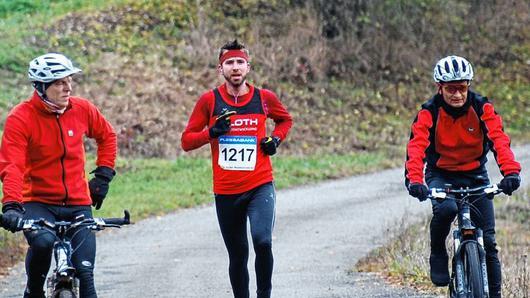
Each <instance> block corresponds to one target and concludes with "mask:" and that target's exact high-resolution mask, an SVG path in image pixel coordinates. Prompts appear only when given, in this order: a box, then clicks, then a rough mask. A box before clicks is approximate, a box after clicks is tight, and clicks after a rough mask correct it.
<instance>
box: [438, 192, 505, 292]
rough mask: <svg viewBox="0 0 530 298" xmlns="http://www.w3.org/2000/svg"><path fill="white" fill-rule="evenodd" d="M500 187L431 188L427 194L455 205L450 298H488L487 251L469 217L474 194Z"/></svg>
mask: <svg viewBox="0 0 530 298" xmlns="http://www.w3.org/2000/svg"><path fill="white" fill-rule="evenodd" d="M501 192H502V190H501V189H500V188H499V187H498V185H496V184H492V185H485V186H481V187H477V188H458V189H452V188H451V186H450V185H448V186H447V187H446V188H432V189H431V194H430V196H429V198H430V199H432V200H438V201H440V200H448V199H449V200H455V201H456V203H457V206H458V216H457V224H458V227H457V228H456V229H454V230H453V233H452V235H453V249H454V251H453V253H454V254H453V259H452V273H451V280H450V282H449V297H451V298H487V297H489V288H488V274H487V268H486V251H485V250H484V240H483V236H482V235H483V232H482V230H481V229H480V228H477V227H475V225H474V224H473V222H472V221H471V213H470V211H471V209H472V208H474V206H473V204H472V202H471V201H470V199H471V198H473V197H479V196H482V199H485V197H486V196H488V195H489V196H491V197H493V196H494V195H496V194H499V193H501Z"/></svg>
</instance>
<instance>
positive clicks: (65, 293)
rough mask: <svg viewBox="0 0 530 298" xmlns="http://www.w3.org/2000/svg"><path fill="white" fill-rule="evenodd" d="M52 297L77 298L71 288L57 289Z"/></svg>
mask: <svg viewBox="0 0 530 298" xmlns="http://www.w3.org/2000/svg"><path fill="white" fill-rule="evenodd" d="M53 297H56V298H77V297H76V295H75V294H74V292H73V291H72V290H65V289H63V290H59V292H57V293H56V294H55V295H54V296H53Z"/></svg>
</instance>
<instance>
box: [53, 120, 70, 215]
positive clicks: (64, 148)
mask: <svg viewBox="0 0 530 298" xmlns="http://www.w3.org/2000/svg"><path fill="white" fill-rule="evenodd" d="M56 119H57V124H58V125H59V133H60V134H61V142H62V144H63V156H61V167H62V169H63V186H64V193H65V194H64V200H63V206H66V201H67V200H68V188H67V187H66V170H65V168H64V158H65V157H66V144H65V142H64V136H63V128H62V126H61V122H60V121H59V115H57V118H56Z"/></svg>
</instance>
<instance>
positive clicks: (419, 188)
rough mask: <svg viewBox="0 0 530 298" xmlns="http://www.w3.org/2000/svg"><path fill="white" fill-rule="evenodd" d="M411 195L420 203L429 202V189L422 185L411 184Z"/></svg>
mask: <svg viewBox="0 0 530 298" xmlns="http://www.w3.org/2000/svg"><path fill="white" fill-rule="evenodd" d="M409 195H411V196H413V197H415V198H417V199H418V200H420V202H423V201H425V200H427V197H428V196H429V189H428V188H427V186H425V184H422V183H411V184H410V185H409Z"/></svg>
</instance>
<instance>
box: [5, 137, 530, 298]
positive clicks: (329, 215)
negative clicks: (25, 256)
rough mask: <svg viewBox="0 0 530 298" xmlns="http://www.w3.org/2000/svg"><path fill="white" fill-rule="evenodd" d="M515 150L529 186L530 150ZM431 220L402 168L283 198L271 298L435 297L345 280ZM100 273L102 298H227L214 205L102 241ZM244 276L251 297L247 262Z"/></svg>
mask: <svg viewBox="0 0 530 298" xmlns="http://www.w3.org/2000/svg"><path fill="white" fill-rule="evenodd" d="M515 151H516V156H517V159H518V160H519V161H520V162H521V163H522V164H523V173H522V176H523V182H527V179H528V178H527V177H530V176H529V175H528V170H527V169H528V168H530V158H529V155H530V153H529V152H530V146H525V147H519V148H516V149H515ZM491 165H492V163H491V162H490V176H491V178H492V182H498V180H499V179H500V178H499V174H498V172H499V171H498V169H497V167H496V166H495V164H494V163H493V167H491ZM124 207H126V206H124ZM429 213H430V204H428V203H423V204H420V203H419V202H418V201H417V200H415V199H413V198H411V197H409V196H408V195H407V193H406V191H405V189H404V186H403V169H393V170H386V171H381V172H377V173H373V174H367V175H361V176H356V177H351V178H347V179H341V180H336V181H329V182H323V183H320V184H316V185H313V186H306V187H299V188H294V189H289V190H282V191H279V192H278V196H277V206H276V215H277V217H276V226H275V230H274V238H273V250H274V257H275V268H274V275H273V297H279V298H293V297H303V298H324V297H326V298H328V297H337V298H338V297H433V296H428V295H422V294H419V293H416V292H415V291H414V290H412V289H401V288H397V287H394V286H390V285H388V284H386V283H385V282H384V281H382V280H381V279H380V278H378V277H377V276H376V275H374V274H367V273H356V272H351V271H350V269H351V268H353V266H354V264H355V263H356V261H357V260H359V259H360V258H362V257H363V256H365V255H366V254H367V253H368V252H370V251H371V250H373V249H374V248H376V247H378V246H380V245H382V244H384V243H385V241H387V240H388V239H387V236H386V229H387V228H388V227H389V226H391V225H395V224H396V223H398V222H400V220H401V219H402V218H403V217H407V218H408V219H410V220H409V222H414V221H415V220H417V219H419V218H421V217H422V215H425V214H429ZM133 216H134V214H133ZM425 241H428V236H427V235H425ZM252 255H253V253H251V256H252ZM96 266H97V269H96V284H97V288H98V294H99V297H103V298H106V297H220V298H224V297H232V295H231V288H230V283H229V280H228V257H227V253H226V251H225V248H224V244H223V240H222V238H221V234H220V232H219V227H218V224H217V220H216V215H215V209H214V207H213V206H212V205H210V206H206V207H200V208H193V209H187V210H181V211H177V212H175V213H172V214H169V215H167V216H164V217H159V218H150V219H146V220H143V221H141V222H138V223H136V224H135V225H132V226H129V227H126V228H124V229H121V230H113V231H106V232H104V233H101V235H100V237H98V256H97V262H96ZM249 268H250V271H251V297H255V294H254V293H255V276H254V271H253V259H252V258H251V260H250V261H249ZM24 284H25V276H24V271H23V264H18V265H17V266H15V267H14V268H13V269H12V270H11V273H10V275H9V276H8V277H6V278H3V279H2V280H0V297H6V298H7V297H21V292H22V291H23V288H24Z"/></svg>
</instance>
